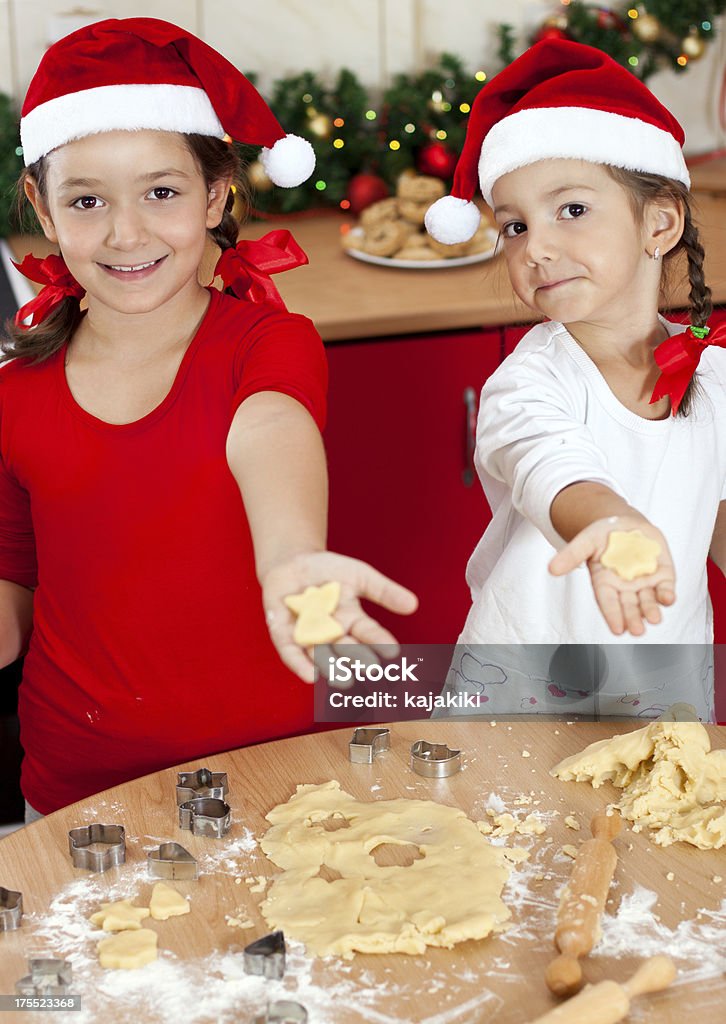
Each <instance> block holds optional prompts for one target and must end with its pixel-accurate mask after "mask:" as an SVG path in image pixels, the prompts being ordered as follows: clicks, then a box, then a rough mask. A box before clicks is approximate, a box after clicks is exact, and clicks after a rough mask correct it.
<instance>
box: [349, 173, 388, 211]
mask: <svg viewBox="0 0 726 1024" xmlns="http://www.w3.org/2000/svg"><path fill="white" fill-rule="evenodd" d="M389 194H390V189H389V188H388V185H386V183H385V181H384V180H383V178H379V177H378V175H377V174H355V175H353V177H352V178H351V179H350V182H349V183H348V196H347V198H348V202H349V203H350V212H351V213H354V214H359V213H361V211H362V210H365V208H366V207H367V206H372V205H373V203H377V202H378V200H379V199H385V198H386V196H388V195H389Z"/></svg>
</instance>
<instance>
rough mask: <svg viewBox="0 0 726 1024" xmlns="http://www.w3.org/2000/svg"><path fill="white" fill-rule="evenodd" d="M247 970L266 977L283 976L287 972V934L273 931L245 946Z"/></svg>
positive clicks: (249, 972)
mask: <svg viewBox="0 0 726 1024" xmlns="http://www.w3.org/2000/svg"><path fill="white" fill-rule="evenodd" d="M244 958H245V959H244V963H245V972H246V973H247V974H261V975H263V977H265V978H281V977H282V976H283V974H284V973H285V936H284V935H283V933H282V932H272V933H271V934H270V935H265V936H263V937H262V938H261V939H257V940H256V942H251V943H250V944H249V946H245V950H244Z"/></svg>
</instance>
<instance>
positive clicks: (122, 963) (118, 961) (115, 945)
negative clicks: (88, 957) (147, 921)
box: [98, 928, 156, 970]
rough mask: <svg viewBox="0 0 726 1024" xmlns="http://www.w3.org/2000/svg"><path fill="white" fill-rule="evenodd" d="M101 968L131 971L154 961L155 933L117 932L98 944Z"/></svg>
mask: <svg viewBox="0 0 726 1024" xmlns="http://www.w3.org/2000/svg"><path fill="white" fill-rule="evenodd" d="M98 959H99V962H100V964H101V967H120V968H123V969H124V970H132V969H133V968H136V967H143V966H144V964H150V963H151V961H152V960H156V932H152V931H151V929H150V928H141V929H139V931H131V932H129V931H126V932H119V933H118V935H113V936H112V937H111V938H110V939H101V941H100V942H99V944H98Z"/></svg>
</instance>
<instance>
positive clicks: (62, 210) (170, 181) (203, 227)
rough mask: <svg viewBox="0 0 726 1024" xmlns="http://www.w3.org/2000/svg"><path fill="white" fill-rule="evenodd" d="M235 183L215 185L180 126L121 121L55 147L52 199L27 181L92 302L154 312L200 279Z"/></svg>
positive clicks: (50, 166)
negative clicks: (121, 127)
mask: <svg viewBox="0 0 726 1024" xmlns="http://www.w3.org/2000/svg"><path fill="white" fill-rule="evenodd" d="M228 187H229V182H224V181H220V182H215V183H213V184H212V185H211V187H209V188H208V187H207V182H206V181H205V179H204V176H203V174H202V172H201V171H200V169H199V167H198V165H197V163H196V161H195V159H194V156H193V155H192V153H191V151H190V150H189V148H188V146H187V145H186V143H185V141H184V139H183V137H182V136H180V135H177V134H174V133H171V132H162V131H138V132H131V131H114V132H104V133H100V134H97V135H89V136H87V137H86V138H83V139H78V140H77V141H75V142H70V143H68V144H67V145H65V146H61V147H60V148H59V149H57V150H54V151H53V152H52V153H51V154H49V156H48V157H47V174H46V199H45V200H44V199H43V197H41V196H40V195H39V194H38V191H37V188H35V187H34V186H33V183H32V182H31V183H29V188H26V190H27V191H28V196H29V198H30V199H31V202H33V205H34V206H35V208H36V211H37V212H38V216H39V218H40V220H41V223H42V226H43V230H44V231H45V234H46V236H47V237H48V238H49V239H50V240H51V241H53V242H57V243H58V245H59V246H60V249H61V252H62V253H63V257H64V259H65V261H66V264H67V265H68V269H69V270H70V271H71V273H72V274H73V276H74V277H75V279H76V280H77V281H78V282H79V283H80V284H81V285H83V287H84V288H85V289H86V292H87V294H88V301H89V304H91V303H94V302H95V303H99V304H102V305H104V306H106V307H108V308H109V309H112V310H115V311H116V312H119V313H148V312H152V311H154V310H156V309H160V308H161V307H163V306H164V305H165V304H166V303H167V302H169V301H170V300H171V299H173V298H175V297H176V296H178V295H179V294H180V293H185V292H191V291H193V290H194V289H198V288H199V287H200V285H199V283H198V281H197V271H198V268H199V265H200V263H201V260H202V256H203V253H204V247H205V244H206V237H207V235H206V232H207V229H208V228H211V227H216V225H217V224H219V222H220V220H221V218H222V214H223V211H224V204H225V201H226V197H227V190H228Z"/></svg>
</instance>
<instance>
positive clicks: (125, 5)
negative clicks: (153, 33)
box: [4, 0, 198, 100]
mask: <svg viewBox="0 0 726 1024" xmlns="http://www.w3.org/2000/svg"><path fill="white" fill-rule="evenodd" d="M8 2H9V3H12V6H13V12H14V18H15V40H14V43H15V59H16V64H17V79H18V81H17V85H18V87H19V89H20V92H21V93H22V94H23V95H24V94H25V90H26V89H27V87H28V83H29V82H30V79H31V78H32V77H33V74H34V72H35V69H36V68H37V66H38V63H39V61H40V58H41V57H42V56H43V53H44V51H45V50H46V48H47V46H48V43H49V40H50V34H51V32H52V31H53V28H54V27H57V26H58V25H59V24H61V22H59V20H58V15H59V14H60V13H61V12H63V11H64V10H68V9H69V7H70V6H71V5H70V4H68V3H67V2H66V3H64V2H63V0H5V2H4V6H7V4H8ZM84 6H85V7H86V9H87V10H92V11H94V12H97V20H99V21H100V20H101V19H102V18H135V17H143V16H144V15H149V16H152V17H155V18H164V19H165V20H166V21H173V22H175V23H176V24H177V25H181V26H183V27H184V28H187V29H190V30H191V31H196V30H197V22H198V12H197V0H151V2H149V0H147V2H146V3H144V2H143V0H102V2H100V3H93V0H88V3H86V4H85V5H84ZM72 29H73V25H71V26H70V29H69V31H72ZM20 99H21V100H22V95H21V96H20Z"/></svg>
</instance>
